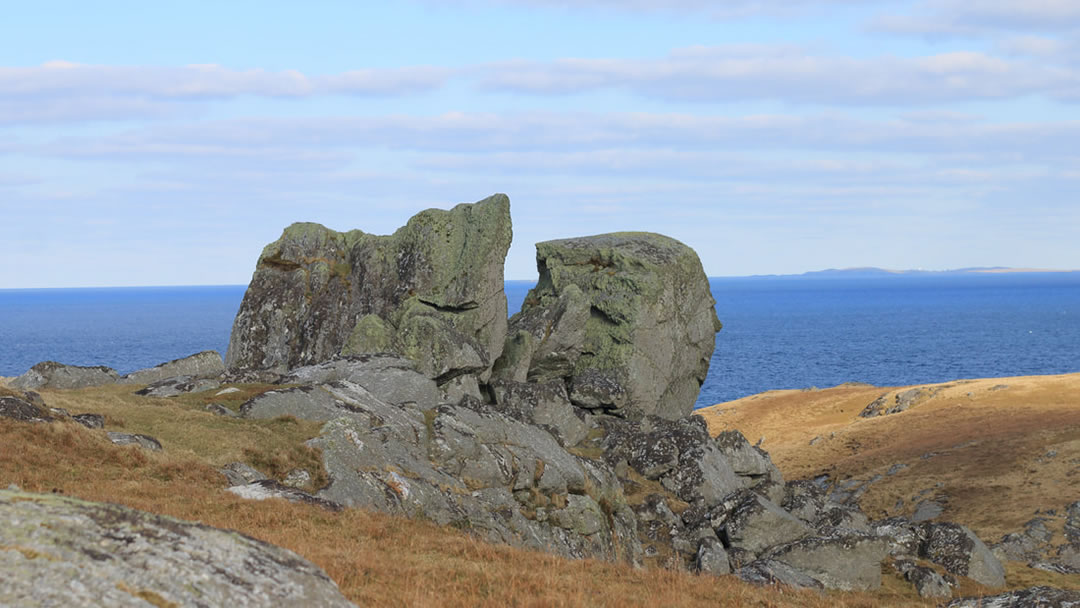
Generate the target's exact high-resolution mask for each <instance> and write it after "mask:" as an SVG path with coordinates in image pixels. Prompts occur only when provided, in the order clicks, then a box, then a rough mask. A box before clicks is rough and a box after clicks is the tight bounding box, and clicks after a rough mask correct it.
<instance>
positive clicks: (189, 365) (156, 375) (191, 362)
mask: <svg viewBox="0 0 1080 608" xmlns="http://www.w3.org/2000/svg"><path fill="white" fill-rule="evenodd" d="M223 373H225V364H224V363H223V362H222V360H221V355H220V354H218V353H217V351H213V350H204V351H202V352H201V353H196V354H194V355H190V356H188V357H183V358H180V359H173V360H172V361H169V362H167V363H160V364H158V365H156V366H154V367H151V368H149V369H140V370H139V371H135V372H131V373H130V374H126V375H124V376H123V377H121V378H120V380H119V382H120V383H121V384H153V383H155V382H160V381H161V380H165V379H167V378H175V377H177V376H191V377H192V378H217V377H218V376H220V375H222V374H223Z"/></svg>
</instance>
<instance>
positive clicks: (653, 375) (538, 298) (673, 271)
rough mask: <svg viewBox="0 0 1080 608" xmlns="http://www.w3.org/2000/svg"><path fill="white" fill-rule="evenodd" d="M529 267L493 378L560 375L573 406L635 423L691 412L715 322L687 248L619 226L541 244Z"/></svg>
mask: <svg viewBox="0 0 1080 608" xmlns="http://www.w3.org/2000/svg"><path fill="white" fill-rule="evenodd" d="M536 265H537V269H538V271H539V273H540V277H539V280H538V283H537V285H536V288H535V289H533V290H532V291H530V292H529V295H528V297H527V298H526V299H525V303H524V305H523V306H522V310H521V312H520V313H518V314H516V315H514V317H513V318H512V319H511V320H510V330H509V334H508V337H507V342H506V347H505V348H504V349H503V356H502V358H501V359H500V360H499V361H497V362H496V368H495V375H496V376H497V377H499V378H502V379H507V380H515V381H518V382H522V381H536V382H543V381H547V380H553V379H562V380H564V381H565V382H566V384H567V387H568V389H569V394H570V399H571V401H573V402H574V404H575V405H578V406H580V407H583V408H588V409H591V410H598V411H604V412H607V413H613V414H616V415H619V416H623V417H627V418H632V419H638V418H641V417H643V416H648V415H656V416H660V417H662V418H667V419H672V420H674V419H678V418H683V417H685V416H687V415H689V414H690V412H691V411H693V408H694V402H695V401H696V400H697V396H698V392H699V391H700V389H701V384H702V383H703V382H704V381H705V375H706V373H707V372H708V371H709V359H710V358H711V357H712V353H713V348H714V347H715V339H716V337H715V336H716V332H717V331H718V330H719V329H720V322H719V320H718V319H717V317H716V310H715V306H716V301H715V300H713V297H712V293H711V292H710V291H709V282H708V279H707V278H706V276H705V272H704V270H702V267H701V261H700V260H699V259H698V257H697V254H696V253H694V251H693V250H692V249H690V248H689V247H687V246H686V245H683V244H682V243H680V242H678V241H676V240H674V239H672V238H669V237H666V236H662V235H659V234H652V233H647V232H620V233H613V234H601V235H597V236H589V237H579V238H571V239H562V240H557V241H547V242H543V243H539V244H537V245H536Z"/></svg>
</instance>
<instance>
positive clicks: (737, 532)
mask: <svg viewBox="0 0 1080 608" xmlns="http://www.w3.org/2000/svg"><path fill="white" fill-rule="evenodd" d="M738 496H739V498H738V502H737V503H736V504H735V507H734V509H733V510H732V511H731V515H730V517H728V519H727V522H726V524H725V528H724V534H725V536H726V541H727V544H730V545H731V546H732V547H737V548H740V549H743V550H745V551H749V552H751V553H755V554H761V553H763V552H765V550H766V549H769V548H770V547H776V546H778V545H782V544H786V543H791V542H793V541H796V540H799V539H801V538H804V537H806V536H807V535H809V534H810V532H811V530H810V527H809V526H807V525H806V524H805V523H803V522H802V521H800V520H798V519H797V518H795V517H794V516H792V515H791V514H790V513H788V512H787V511H785V510H783V509H781V508H780V507H778V506H777V505H775V504H773V503H772V502H771V501H769V500H768V499H766V498H763V497H761V496H759V495H757V494H754V493H753V492H750V491H748V490H742V491H741V492H740V493H739V495H738ZM878 561H880V559H879V560H878Z"/></svg>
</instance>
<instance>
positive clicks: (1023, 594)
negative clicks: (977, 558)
mask: <svg viewBox="0 0 1080 608" xmlns="http://www.w3.org/2000/svg"><path fill="white" fill-rule="evenodd" d="M945 606H946V608H1076V607H1077V606H1080V591H1076V590H1067V589H1055V588H1054V587H1031V588H1028V589H1021V590H1020V591H1009V592H1008V593H1001V594H998V595H987V596H984V597H964V598H960V599H956V600H953V601H951V602H949V603H948V604H945Z"/></svg>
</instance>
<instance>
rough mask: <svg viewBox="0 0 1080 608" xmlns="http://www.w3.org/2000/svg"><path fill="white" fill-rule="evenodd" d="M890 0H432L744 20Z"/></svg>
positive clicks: (785, 15) (429, 0)
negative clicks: (484, 0) (485, 0)
mask: <svg viewBox="0 0 1080 608" xmlns="http://www.w3.org/2000/svg"><path fill="white" fill-rule="evenodd" d="M871 1H879V2H884V1H887V0H784V1H782V2H778V1H776V0H487V2H483V1H481V0H472V1H470V0H428V3H430V4H436V5H462V4H464V5H477V4H488V5H511V6H531V7H537V8H553V9H565V10H572V11H579V12H580V11H581V10H583V9H584V10H595V9H601V10H607V11H617V12H623V13H671V14H690V15H705V16H707V17H710V18H712V19H740V18H744V17H755V16H759V15H767V16H772V17H777V16H778V17H795V16H801V15H805V14H808V13H812V12H815V11H818V12H820V11H821V10H827V9H829V8H830V7H835V6H838V5H845V4H847V5H858V4H866V3H867V2H871Z"/></svg>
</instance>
